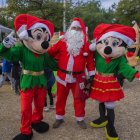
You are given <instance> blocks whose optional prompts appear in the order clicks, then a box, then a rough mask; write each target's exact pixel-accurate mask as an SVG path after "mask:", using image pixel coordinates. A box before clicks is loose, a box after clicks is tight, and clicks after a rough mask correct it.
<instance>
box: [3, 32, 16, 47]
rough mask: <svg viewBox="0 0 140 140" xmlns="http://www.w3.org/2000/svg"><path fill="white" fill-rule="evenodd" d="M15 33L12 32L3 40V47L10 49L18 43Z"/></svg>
mask: <svg viewBox="0 0 140 140" xmlns="http://www.w3.org/2000/svg"><path fill="white" fill-rule="evenodd" d="M13 35H14V32H11V33H10V34H9V35H8V36H7V37H6V38H4V40H3V45H4V46H5V47H6V48H10V47H12V46H13V45H15V43H16V38H14V37H13Z"/></svg>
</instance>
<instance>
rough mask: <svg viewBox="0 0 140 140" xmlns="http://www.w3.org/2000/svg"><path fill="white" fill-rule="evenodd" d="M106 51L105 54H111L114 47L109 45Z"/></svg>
mask: <svg viewBox="0 0 140 140" xmlns="http://www.w3.org/2000/svg"><path fill="white" fill-rule="evenodd" d="M104 53H105V54H107V55H108V54H111V53H112V48H111V47H110V46H107V47H106V48H105V49H104Z"/></svg>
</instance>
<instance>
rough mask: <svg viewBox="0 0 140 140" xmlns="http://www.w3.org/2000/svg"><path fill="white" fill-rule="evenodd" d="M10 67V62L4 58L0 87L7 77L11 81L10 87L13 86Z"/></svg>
mask: <svg viewBox="0 0 140 140" xmlns="http://www.w3.org/2000/svg"><path fill="white" fill-rule="evenodd" d="M11 68H12V64H11V62H9V61H7V60H6V59H3V63H2V77H1V79H0V87H2V86H3V84H4V82H5V81H6V79H7V78H8V79H9V80H10V83H11V89H12V88H13V85H12V84H13V82H12V77H11Z"/></svg>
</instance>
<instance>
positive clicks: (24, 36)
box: [18, 30, 28, 40]
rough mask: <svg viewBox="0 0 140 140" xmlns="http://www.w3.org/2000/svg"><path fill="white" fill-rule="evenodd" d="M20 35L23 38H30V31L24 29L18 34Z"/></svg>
mask: <svg viewBox="0 0 140 140" xmlns="http://www.w3.org/2000/svg"><path fill="white" fill-rule="evenodd" d="M18 36H19V38H20V39H22V40H27V39H28V32H27V30H24V31H23V32H21V33H20V34H18Z"/></svg>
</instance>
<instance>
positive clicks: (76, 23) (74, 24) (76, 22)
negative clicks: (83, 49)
mask: <svg viewBox="0 0 140 140" xmlns="http://www.w3.org/2000/svg"><path fill="white" fill-rule="evenodd" d="M71 27H80V28H82V31H83V34H84V43H86V42H87V35H86V27H85V24H84V22H83V21H82V20H81V19H80V18H74V19H73V21H72V23H71V25H70V28H71Z"/></svg>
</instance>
